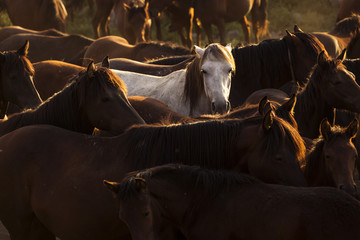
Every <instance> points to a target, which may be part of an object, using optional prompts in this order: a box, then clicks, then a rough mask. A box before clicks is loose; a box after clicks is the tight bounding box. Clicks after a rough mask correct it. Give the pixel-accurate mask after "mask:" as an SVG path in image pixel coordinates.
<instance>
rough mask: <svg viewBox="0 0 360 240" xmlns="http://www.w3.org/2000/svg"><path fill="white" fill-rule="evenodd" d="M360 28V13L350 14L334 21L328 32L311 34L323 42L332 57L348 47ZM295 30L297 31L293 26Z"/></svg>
mask: <svg viewBox="0 0 360 240" xmlns="http://www.w3.org/2000/svg"><path fill="white" fill-rule="evenodd" d="M359 29H360V15H352V16H350V17H348V18H344V19H343V20H341V21H339V22H337V23H336V25H335V27H334V29H333V30H331V31H330V32H315V33H313V35H314V36H315V37H317V38H318V39H319V40H320V42H322V44H324V46H325V49H326V51H327V52H328V53H329V55H330V56H332V57H337V56H339V55H340V53H341V52H342V50H344V49H345V48H348V45H349V43H350V42H351V39H352V38H353V37H354V35H355V32H357V31H358V30H359ZM294 31H295V32H297V31H299V29H298V27H297V26H295V29H294Z"/></svg>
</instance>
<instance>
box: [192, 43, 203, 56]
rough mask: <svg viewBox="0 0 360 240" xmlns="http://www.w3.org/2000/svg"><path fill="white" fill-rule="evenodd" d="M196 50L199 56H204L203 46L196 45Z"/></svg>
mask: <svg viewBox="0 0 360 240" xmlns="http://www.w3.org/2000/svg"><path fill="white" fill-rule="evenodd" d="M194 49H195V52H196V53H197V54H198V55H199V57H203V56H204V52H205V49H202V48H201V47H198V46H196V45H194Z"/></svg>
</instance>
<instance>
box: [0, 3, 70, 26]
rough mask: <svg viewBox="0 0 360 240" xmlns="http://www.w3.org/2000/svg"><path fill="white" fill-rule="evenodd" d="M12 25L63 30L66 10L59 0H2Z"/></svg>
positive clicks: (2, 5)
mask: <svg viewBox="0 0 360 240" xmlns="http://www.w3.org/2000/svg"><path fill="white" fill-rule="evenodd" d="M0 6H1V8H3V9H0V10H6V11H7V13H8V15H9V18H10V20H11V22H12V23H13V24H14V25H18V26H22V27H25V28H30V29H34V30H45V29H49V28H55V29H57V30H60V31H62V32H65V22H66V17H67V12H66V9H65V6H64V4H63V3H62V1H61V0H27V1H23V0H2V1H1V2H0Z"/></svg>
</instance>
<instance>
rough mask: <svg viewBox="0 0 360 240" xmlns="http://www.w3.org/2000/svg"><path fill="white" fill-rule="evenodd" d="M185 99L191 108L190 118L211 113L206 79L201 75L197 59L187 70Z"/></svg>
mask: <svg viewBox="0 0 360 240" xmlns="http://www.w3.org/2000/svg"><path fill="white" fill-rule="evenodd" d="M183 99H184V101H185V103H188V104H189V106H190V114H189V115H190V116H198V115H201V114H207V113H210V112H209V110H210V109H209V104H206V103H207V102H208V103H209V100H208V97H207V96H206V93H205V87H204V79H203V77H202V75H201V73H200V59H199V58H195V59H194V60H193V61H192V62H191V63H189V65H188V66H187V68H186V77H185V85H184V92H183ZM203 106H204V107H203Z"/></svg>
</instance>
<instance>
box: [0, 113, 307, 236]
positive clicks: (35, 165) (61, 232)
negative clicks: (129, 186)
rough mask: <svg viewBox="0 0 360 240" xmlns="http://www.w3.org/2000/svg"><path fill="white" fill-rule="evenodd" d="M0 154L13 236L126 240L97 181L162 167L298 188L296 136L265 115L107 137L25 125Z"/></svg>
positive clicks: (3, 213) (2, 141)
mask: <svg viewBox="0 0 360 240" xmlns="http://www.w3.org/2000/svg"><path fill="white" fill-rule="evenodd" d="M34 139H36V141H35V140H34ZM214 146H216V147H214ZM0 149H2V152H1V159H0V179H1V181H0V191H1V193H2V194H1V195H0V203H1V204H0V219H1V221H2V222H3V224H4V226H5V227H6V228H7V229H8V231H9V233H10V235H11V236H12V238H15V239H16V238H20V237H21V236H26V237H27V238H31V237H33V239H45V237H43V238H40V236H48V238H47V239H50V236H53V235H56V236H58V237H59V238H61V239H63V240H68V239H87V240H95V239H96V240H98V239H103V240H107V239H109V240H110V239H111V240H112V239H125V238H124V237H125V236H128V234H129V232H128V230H127V228H126V226H125V224H124V223H122V222H121V221H119V220H118V217H117V211H118V208H117V202H116V200H115V199H112V197H111V194H109V193H108V192H107V190H106V189H105V188H104V186H103V185H102V180H103V179H108V180H111V181H121V179H122V178H123V177H124V176H125V174H126V173H127V172H130V171H134V170H138V169H144V168H146V167H151V166H157V165H161V164H164V163H169V162H182V163H184V164H189V165H201V166H206V167H208V168H226V169H232V170H234V171H244V172H248V173H250V174H253V175H255V176H257V177H259V178H260V179H263V180H264V181H267V182H274V183H282V184H289V185H304V184H305V179H304V176H303V174H302V172H301V170H300V167H299V165H298V161H299V160H301V159H302V158H304V153H305V148H304V145H303V142H302V139H301V137H300V136H299V134H298V133H297V131H296V130H295V129H294V128H292V127H291V126H290V125H289V124H287V123H286V122H284V121H283V120H281V119H279V118H277V117H276V116H273V113H272V112H271V111H270V112H269V113H267V114H266V115H265V117H263V116H261V117H255V118H250V119H246V120H222V121H211V122H201V123H196V124H189V125H187V124H182V125H172V126H137V127H133V128H131V129H129V130H128V131H126V132H125V133H124V134H122V135H119V136H117V137H112V138H99V137H91V136H88V135H84V134H79V133H76V132H71V131H68V130H64V129H60V128H57V127H53V126H48V125H38V126H28V127H23V128H20V129H17V130H15V131H13V132H11V133H8V134H6V135H4V136H2V137H1V138H0ZM19 149H21V151H19ZM49 161H50V162H51V164H49ZM15 172H16V174H15ZM9 183H11V184H9ZM44 183H46V184H44ZM27 187H30V188H31V191H28V188H27ZM24 191H25V192H24ZM49 193H51V194H49ZM93 196H96V198H94V197H93ZM53 204H55V206H57V207H54V206H53ZM15 213H16V214H15ZM65 219H66V221H64V220H65ZM32 234H33V235H35V236H33V235H32ZM24 238H25V237H24ZM126 239H127V238H126Z"/></svg>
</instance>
